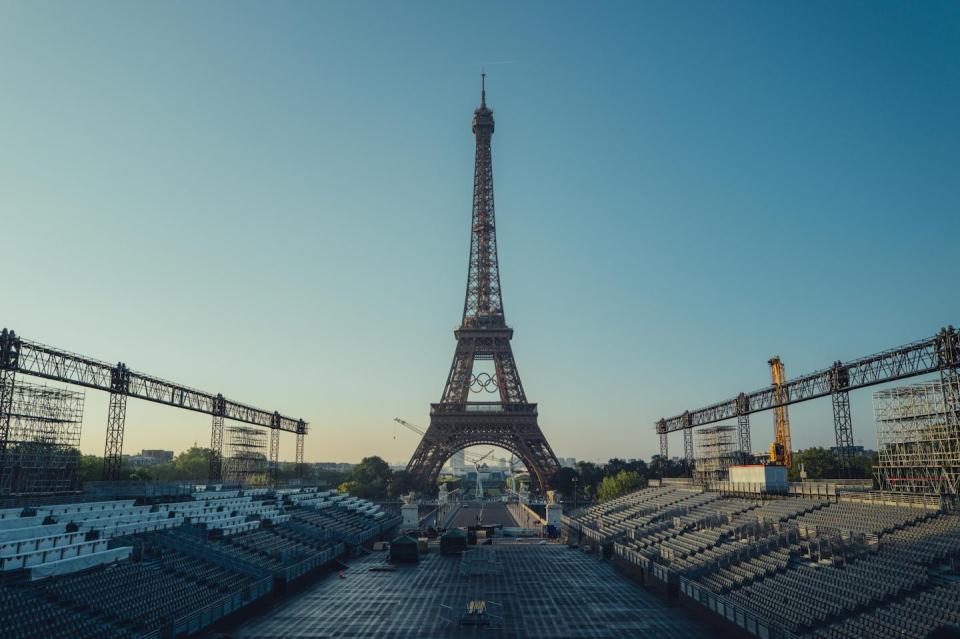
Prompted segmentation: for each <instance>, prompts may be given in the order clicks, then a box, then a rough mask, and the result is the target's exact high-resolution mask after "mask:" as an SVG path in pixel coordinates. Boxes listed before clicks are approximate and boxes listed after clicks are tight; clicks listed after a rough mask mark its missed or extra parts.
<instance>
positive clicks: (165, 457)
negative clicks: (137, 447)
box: [140, 448, 173, 464]
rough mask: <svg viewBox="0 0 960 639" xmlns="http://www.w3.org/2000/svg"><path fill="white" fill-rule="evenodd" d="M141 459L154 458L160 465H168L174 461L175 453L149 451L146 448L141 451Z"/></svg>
mask: <svg viewBox="0 0 960 639" xmlns="http://www.w3.org/2000/svg"><path fill="white" fill-rule="evenodd" d="M140 456H141V457H152V458H153V459H156V460H157V463H158V464H167V463H169V462H172V461H173V451H172V450H160V449H158V448H157V449H149V448H144V449H143V450H141V451H140Z"/></svg>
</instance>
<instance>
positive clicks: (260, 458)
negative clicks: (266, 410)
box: [223, 426, 268, 486]
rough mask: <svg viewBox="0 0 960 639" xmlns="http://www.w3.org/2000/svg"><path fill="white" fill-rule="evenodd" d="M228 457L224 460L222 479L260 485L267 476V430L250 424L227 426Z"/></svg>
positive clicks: (265, 481) (265, 480) (263, 483)
mask: <svg viewBox="0 0 960 639" xmlns="http://www.w3.org/2000/svg"><path fill="white" fill-rule="evenodd" d="M226 431H227V435H228V436H229V448H228V452H229V455H228V457H227V458H226V459H225V460H224V471H223V479H224V481H226V482H230V483H239V484H243V485H246V486H262V485H266V484H267V483H268V477H267V455H266V453H265V452H264V451H266V450H267V431H266V430H264V429H262V428H251V427H250V426H228V427H227V429H226Z"/></svg>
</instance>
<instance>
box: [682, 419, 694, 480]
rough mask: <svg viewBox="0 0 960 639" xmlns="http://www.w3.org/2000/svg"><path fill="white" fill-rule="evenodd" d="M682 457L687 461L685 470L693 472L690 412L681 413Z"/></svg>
mask: <svg viewBox="0 0 960 639" xmlns="http://www.w3.org/2000/svg"><path fill="white" fill-rule="evenodd" d="M683 458H684V459H685V460H686V462H687V472H688V473H691V474H692V473H693V425H692V424H691V423H690V412H689V411H684V413H683Z"/></svg>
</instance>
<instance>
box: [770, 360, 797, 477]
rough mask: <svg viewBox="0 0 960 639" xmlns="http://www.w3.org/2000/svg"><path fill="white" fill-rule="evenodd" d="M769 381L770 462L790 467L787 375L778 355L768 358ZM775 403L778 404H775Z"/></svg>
mask: <svg viewBox="0 0 960 639" xmlns="http://www.w3.org/2000/svg"><path fill="white" fill-rule="evenodd" d="M767 363H768V364H770V381H771V382H773V403H774V405H775V406H776V408H774V409H773V437H774V439H773V443H772V444H770V463H772V464H780V465H782V466H786V467H787V468H790V467H791V465H792V464H793V448H792V447H791V443H790V416H789V414H788V413H787V406H786V403H787V400H788V399H789V398H788V397H787V387H786V381H787V376H786V373H785V372H784V370H783V362H781V361H780V357H779V356H774V357H771V358H770V361H769V362H767ZM777 404H780V405H779V406H777Z"/></svg>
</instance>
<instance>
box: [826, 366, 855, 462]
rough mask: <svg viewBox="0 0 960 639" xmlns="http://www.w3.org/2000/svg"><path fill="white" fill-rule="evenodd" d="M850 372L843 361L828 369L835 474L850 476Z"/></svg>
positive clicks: (851, 455) (851, 430)
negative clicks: (835, 445)
mask: <svg viewBox="0 0 960 639" xmlns="http://www.w3.org/2000/svg"><path fill="white" fill-rule="evenodd" d="M849 386H850V372H849V371H848V370H847V368H846V366H844V365H843V362H835V363H834V364H833V368H832V369H831V370H830V396H831V399H832V400H833V430H834V433H835V435H836V440H837V476H838V477H839V478H841V479H846V478H849V477H850V472H851V469H852V468H851V467H852V463H853V419H852V418H851V416H850V391H848V390H847V388H849Z"/></svg>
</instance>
